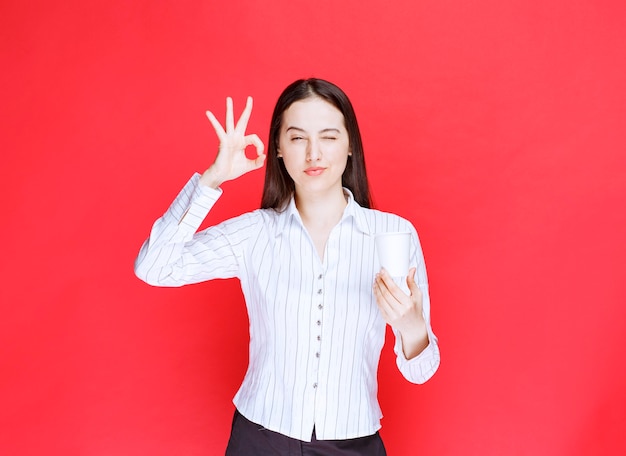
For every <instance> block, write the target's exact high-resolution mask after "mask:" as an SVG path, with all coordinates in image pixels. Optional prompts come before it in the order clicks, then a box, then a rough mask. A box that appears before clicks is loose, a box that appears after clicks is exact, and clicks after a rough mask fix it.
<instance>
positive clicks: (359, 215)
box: [276, 187, 371, 237]
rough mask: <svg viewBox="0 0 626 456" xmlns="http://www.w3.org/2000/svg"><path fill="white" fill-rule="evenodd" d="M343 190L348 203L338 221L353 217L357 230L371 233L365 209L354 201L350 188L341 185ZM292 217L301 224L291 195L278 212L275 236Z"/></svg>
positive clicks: (280, 232) (285, 226)
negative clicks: (282, 208) (283, 207)
mask: <svg viewBox="0 0 626 456" xmlns="http://www.w3.org/2000/svg"><path fill="white" fill-rule="evenodd" d="M343 192H344V194H345V195H346V197H347V198H348V205H347V206H346V208H345V209H344V211H343V216H342V217H341V220H340V221H339V223H342V222H343V221H344V220H347V219H348V218H350V217H352V218H353V219H354V225H355V226H356V228H357V229H358V230H359V231H361V232H362V233H364V234H367V235H369V234H371V229H370V226H369V224H368V223H367V217H366V216H365V211H366V210H367V209H364V208H363V207H361V206H360V205H359V203H357V202H356V201H355V199H354V195H353V194H352V192H351V191H350V190H348V189H347V188H345V187H343ZM292 218H294V219H295V220H297V221H298V222H299V223H300V224H301V225H302V219H301V218H300V213H299V212H298V208H296V200H295V198H294V197H293V196H292V197H291V200H290V201H289V203H288V204H287V207H286V208H285V210H284V211H282V212H280V213H279V214H278V223H277V224H276V236H277V237H278V236H280V235H281V234H282V233H283V232H284V231H285V229H286V228H287V225H288V224H289V223H290V221H291V219H292Z"/></svg>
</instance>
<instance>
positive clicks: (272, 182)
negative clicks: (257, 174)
mask: <svg viewBox="0 0 626 456" xmlns="http://www.w3.org/2000/svg"><path fill="white" fill-rule="evenodd" d="M311 97H319V98H321V99H323V100H325V101H327V102H329V103H330V104H332V105H333V106H334V107H336V108H337V109H338V110H339V111H340V112H341V113H342V114H343V118H344V121H345V127H346V130H347V132H348V138H349V144H350V151H351V152H352V155H351V156H350V157H349V158H348V163H347V165H346V169H345V170H344V172H343V176H342V178H341V181H342V185H343V186H344V187H346V188H347V189H348V190H350V191H351V192H352V194H353V195H354V199H355V200H356V202H357V203H359V205H361V206H362V207H366V208H369V207H371V196H370V191H369V184H368V181H367V173H366V171H365V157H364V155H363V143H362V142H361V133H360V131H359V125H358V123H357V121H356V114H355V113H354V108H353V107H352V103H350V100H349V99H348V96H347V95H346V94H345V93H344V92H343V90H341V89H340V88H339V87H337V86H336V85H334V84H332V83H330V82H328V81H324V80H323V79H315V78H312V79H300V80H298V81H295V82H293V83H291V84H290V85H289V86H287V88H286V89H285V90H284V91H283V93H282V94H281V95H280V97H278V101H277V102H276V106H275V107H274V113H273V114H272V123H271V124H270V136H269V141H268V151H267V161H266V165H265V184H264V186H263V196H262V198H261V208H262V209H275V210H277V211H282V210H284V209H285V207H286V206H287V203H288V202H289V200H290V199H291V197H292V195H293V194H294V191H295V184H294V182H293V179H291V176H289V173H288V172H287V169H286V168H285V164H284V163H283V161H282V160H280V159H279V158H278V141H279V137H280V129H281V126H282V122H283V113H284V112H285V111H286V110H287V109H288V108H289V106H291V105H292V104H293V103H294V102H296V101H300V100H303V99H305V98H311Z"/></svg>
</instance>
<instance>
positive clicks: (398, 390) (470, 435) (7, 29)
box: [0, 0, 626, 456]
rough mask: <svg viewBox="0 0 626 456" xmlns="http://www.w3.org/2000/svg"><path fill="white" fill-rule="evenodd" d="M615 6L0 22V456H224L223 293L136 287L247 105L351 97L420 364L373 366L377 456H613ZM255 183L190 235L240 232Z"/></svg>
mask: <svg viewBox="0 0 626 456" xmlns="http://www.w3.org/2000/svg"><path fill="white" fill-rule="evenodd" d="M623 5H624V2H623V1H621V0H614V1H609V0H604V1H603V0H587V1H584V0H569V1H565V0H562V1H561V0H510V1H502V0H476V1H473V2H468V1H461V0H438V1H422V0H419V1H414V0H398V1H393V2H383V1H366V2H364V1H357V0H351V1H343V2H340V1H329V0H319V1H315V2H299V1H293V0H278V1H275V2H261V1H252V0H249V1H240V2H226V1H223V2H206V1H205V2H202V1H199V0H195V1H191V0H190V1H181V2H176V5H174V2H154V1H148V0H145V1H121V0H109V1H106V2H105V1H92V2H85V1H76V0H72V1H64V2H43V1H32V2H21V1H17V0H13V1H4V2H2V4H1V5H0V46H1V48H0V49H1V58H2V63H1V65H2V70H1V72H0V77H1V80H0V97H1V107H0V109H1V112H0V114H1V116H2V117H1V123H0V128H1V129H2V133H1V137H0V148H1V150H2V162H3V165H2V176H3V178H2V179H0V186H1V188H0V192H1V195H2V196H1V198H2V200H1V205H2V206H1V214H2V224H1V227H0V229H1V230H2V240H3V246H2V258H3V261H2V262H1V265H0V277H1V280H2V286H1V288H0V301H1V305H2V314H1V320H0V363H1V367H0V391H1V393H0V394H1V395H0V453H2V454H6V455H30V454H64V455H146V454H150V455H171V454H185V455H206V454H222V452H223V449H224V447H225V444H226V441H227V438H228V432H229V428H230V419H231V417H232V412H233V407H232V405H231V402H230V401H231V398H232V396H233V395H234V393H235V391H236V389H237V388H238V386H239V382H240V381H241V379H242V377H243V374H244V371H245V368H246V363H247V320H246V314H245V309H244V304H243V301H242V298H241V294H240V291H239V287H238V283H237V282H236V281H215V282H211V283H205V284H200V285H195V286H189V287H185V288H181V289H157V288H151V287H149V286H148V285H145V284H143V283H141V282H140V281H139V280H137V279H136V278H135V277H134V275H133V271H132V263H133V260H134V257H135V255H136V254H137V251H138V249H139V246H140V244H141V242H142V241H143V240H144V238H145V237H146V236H147V234H148V230H149V228H150V226H151V224H152V222H153V221H154V219H156V218H157V217H158V216H159V215H160V214H161V213H162V212H163V211H164V210H165V209H166V207H167V205H168V204H169V203H170V201H171V200H172V199H173V197H174V196H175V194H176V192H177V191H178V190H179V188H180V187H181V186H182V185H183V184H184V183H185V181H186V180H187V178H188V177H189V176H190V175H191V173H192V172H194V171H201V170H203V169H204V168H205V167H206V166H207V165H208V164H209V163H210V161H211V159H212V158H213V156H214V152H215V150H216V148H217V141H216V138H215V136H214V134H213V132H212V130H211V126H210V124H209V122H208V121H207V120H206V118H205V116H204V110H206V109H213V110H215V112H216V113H217V114H218V116H219V117H220V118H223V112H224V111H223V110H224V99H225V97H226V96H227V95H230V96H233V97H234V98H235V105H236V110H238V112H240V109H241V108H242V107H243V103H244V100H245V96H246V95H253V96H254V97H255V109H254V112H253V115H252V120H251V122H250V128H249V131H253V132H257V133H258V134H259V135H260V136H261V137H262V138H264V140H266V139H265V138H266V137H267V131H268V128H267V127H268V122H269V116H270V113H271V109H272V108H273V104H274V102H275V100H276V98H277V97H278V94H279V92H280V91H281V90H282V89H283V88H284V87H285V86H286V85H287V84H288V83H290V82H291V81H293V80H294V79H297V78H300V77H309V76H317V77H323V78H326V79H329V80H331V81H334V82H336V83H337V84H339V85H340V86H341V87H343V88H344V90H345V91H346V92H347V93H348V95H349V96H350V97H351V99H352V101H353V103H354V105H355V108H356V110H357V114H358V116H359V120H360V124H361V128H362V133H363V137H364V141H365V147H366V156H367V161H368V168H369V172H370V175H371V182H372V187H373V192H374V197H375V202H376V205H377V207H378V208H380V209H383V210H388V211H393V212H397V213H399V214H401V215H403V216H405V217H407V218H409V219H410V220H412V221H413V223H414V224H415V226H416V227H417V229H418V231H419V232H420V235H421V238H422V242H423V246H424V251H425V255H426V260H427V265H428V270H429V275H430V282H431V294H432V303H433V310H432V312H433V315H432V317H433V326H434V329H435V331H436V333H437V335H438V336H439V337H440V342H441V350H442V364H441V368H440V370H439V372H438V373H437V374H436V375H435V377H434V378H433V379H432V380H431V381H429V382H428V383H427V384H425V385H423V386H414V385H410V384H408V383H407V382H405V381H404V380H403V379H402V378H401V376H400V374H399V373H398V372H397V370H396V368H395V365H394V360H393V357H392V354H391V347H390V345H389V344H388V345H387V346H386V347H385V349H384V351H383V357H382V360H381V367H380V400H381V404H382V407H383V411H384V413H385V418H384V420H383V430H382V433H383V437H384V438H385V441H386V444H387V447H388V451H389V453H390V455H413V454H420V455H478V454H480V455H483V456H484V455H567V456H571V455H574V456H576V455H589V454H603V455H604V454H625V453H626V438H625V437H624V431H625V430H626V388H625V387H626V367H625V364H626V363H625V362H624V360H625V359H626V310H624V309H625V306H624V304H625V301H626V299H625V298H626V293H625V291H624V276H625V271H626V241H625V240H624V235H625V233H626V229H625V228H626V216H625V214H626V211H625V210H624V203H625V201H626V158H625V151H626V133H625V132H626V125H625V124H626V122H625V118H626V82H625V81H626V77H625V76H624V74H625V70H626V52H625V49H626V12H625V7H624V6H623ZM261 184H262V172H257V173H255V174H252V175H248V176H245V177H244V178H242V179H241V180H240V181H236V182H231V183H227V184H226V185H224V190H225V194H224V197H223V199H222V200H221V201H220V202H219V204H218V206H217V207H216V209H215V212H214V213H212V214H211V215H210V216H209V220H208V222H211V221H213V222H215V221H218V220H221V219H223V218H224V217H228V216H232V215H237V214H239V213H241V212H243V211H246V210H250V209H254V208H256V207H257V206H258V203H259V200H260V193H261Z"/></svg>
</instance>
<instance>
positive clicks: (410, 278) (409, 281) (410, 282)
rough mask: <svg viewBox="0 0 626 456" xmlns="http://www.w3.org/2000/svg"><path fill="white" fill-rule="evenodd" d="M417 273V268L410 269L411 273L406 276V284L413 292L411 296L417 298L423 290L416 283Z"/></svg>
mask: <svg viewBox="0 0 626 456" xmlns="http://www.w3.org/2000/svg"><path fill="white" fill-rule="evenodd" d="M416 272H417V268H411V269H409V273H408V275H407V276H406V284H407V285H408V286H409V291H410V292H411V295H413V296H415V295H416V294H418V293H421V290H420V289H419V287H418V286H417V283H416V282H415V273H416Z"/></svg>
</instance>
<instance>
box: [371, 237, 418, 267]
mask: <svg viewBox="0 0 626 456" xmlns="http://www.w3.org/2000/svg"><path fill="white" fill-rule="evenodd" d="M374 240H375V242H376V252H377V253H378V261H379V262H380V265H381V267H383V268H385V269H386V270H387V272H388V273H389V275H390V276H391V277H394V278H402V277H406V276H407V275H408V274H409V252H410V250H411V233H409V232H408V231H407V232H389V233H379V234H376V235H375V238H374Z"/></svg>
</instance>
